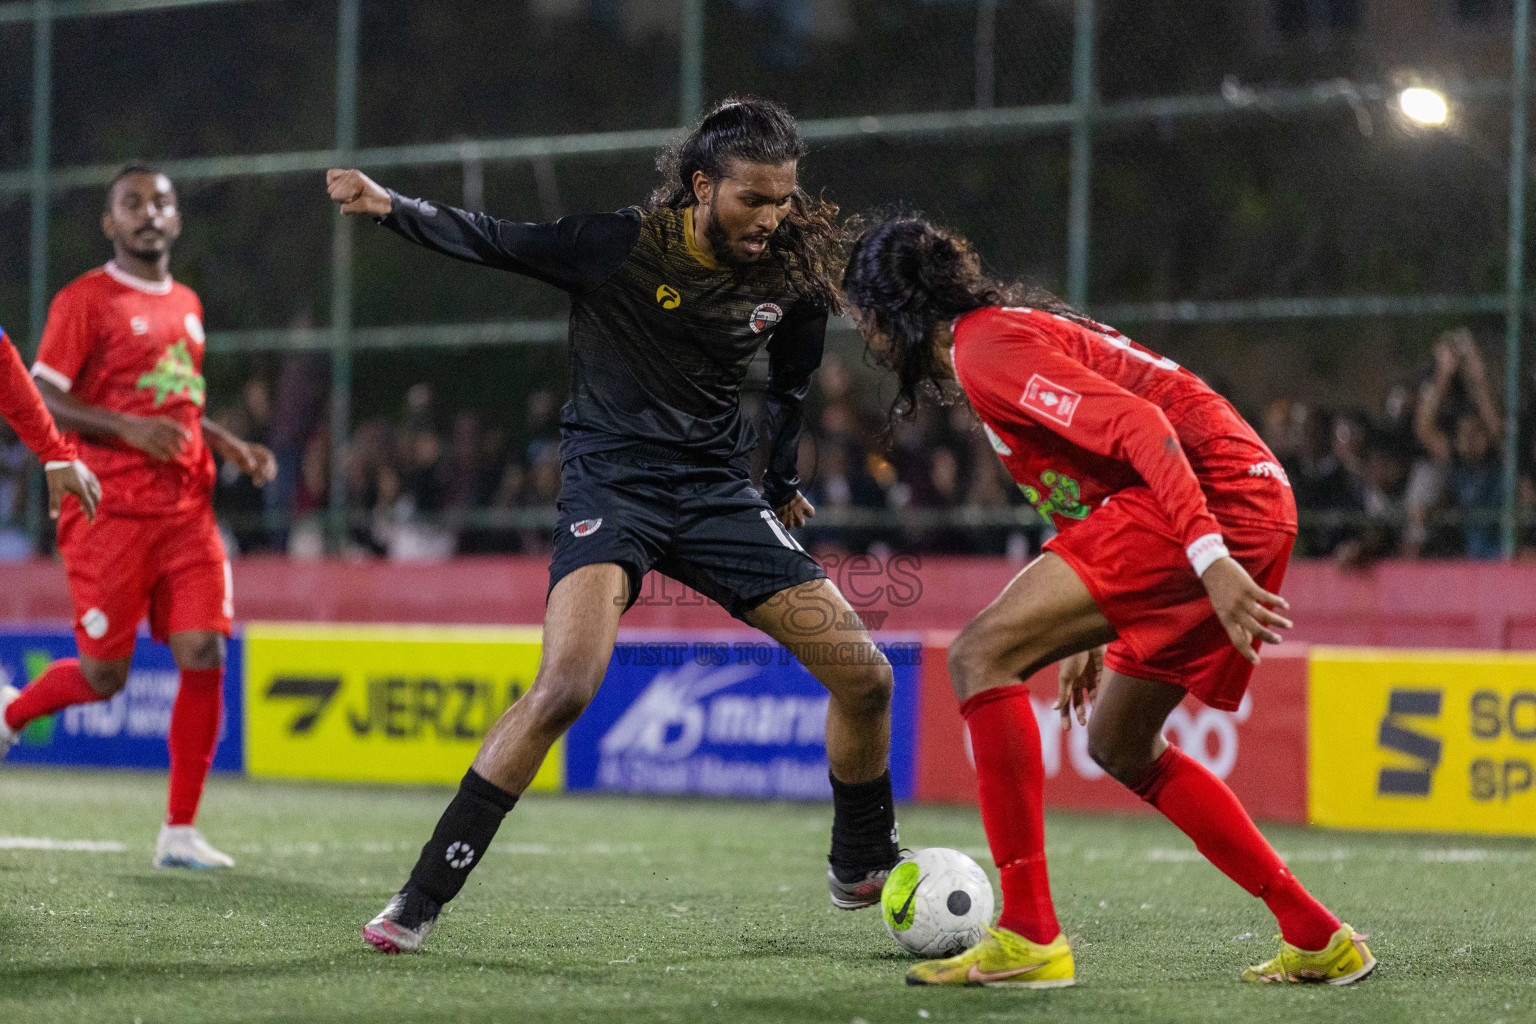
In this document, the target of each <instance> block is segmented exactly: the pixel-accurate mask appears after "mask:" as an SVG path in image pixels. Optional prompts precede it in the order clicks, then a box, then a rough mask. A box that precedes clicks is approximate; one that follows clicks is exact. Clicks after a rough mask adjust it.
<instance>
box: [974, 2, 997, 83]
mask: <svg viewBox="0 0 1536 1024" xmlns="http://www.w3.org/2000/svg"><path fill="white" fill-rule="evenodd" d="M996 100H997V0H977V2H976V107H977V109H978V110H990V109H992V106H993V104H994V103H995V102H996Z"/></svg>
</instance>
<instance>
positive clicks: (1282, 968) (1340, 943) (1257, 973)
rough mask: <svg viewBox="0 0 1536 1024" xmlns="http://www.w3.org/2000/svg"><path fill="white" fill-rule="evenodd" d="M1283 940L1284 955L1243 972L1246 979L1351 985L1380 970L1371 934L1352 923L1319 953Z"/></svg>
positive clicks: (1342, 929) (1334, 935) (1344, 927)
mask: <svg viewBox="0 0 1536 1024" xmlns="http://www.w3.org/2000/svg"><path fill="white" fill-rule="evenodd" d="M1275 938H1277V939H1280V955H1279V956H1277V957H1275V958H1274V959H1273V960H1270V961H1268V962H1267V963H1262V964H1258V965H1257V966H1255V967H1249V968H1248V969H1246V970H1244V971H1243V980H1244V981H1255V982H1259V983H1261V984H1278V985H1286V984H1303V985H1306V984H1311V985H1350V984H1353V983H1354V982H1357V981H1359V980H1360V979H1361V978H1363V977H1365V976H1366V975H1367V974H1370V973H1371V971H1373V970H1375V969H1376V958H1375V957H1374V956H1372V955H1371V951H1370V950H1369V949H1367V948H1366V947H1365V942H1364V940H1365V939H1366V938H1368V936H1365V935H1361V934H1359V933H1358V932H1356V931H1355V930H1354V929H1353V928H1351V927H1350V926H1349V925H1347V924H1346V925H1343V926H1342V927H1340V928H1339V930H1338V931H1336V932H1334V933H1333V938H1332V939H1330V940H1329V941H1328V948H1327V949H1323V950H1319V951H1318V952H1316V953H1313V952H1309V951H1308V950H1305V949H1297V948H1296V947H1295V946H1293V945H1291V944H1290V943H1289V942H1286V941H1285V940H1284V939H1281V938H1280V936H1278V935H1276V936H1275Z"/></svg>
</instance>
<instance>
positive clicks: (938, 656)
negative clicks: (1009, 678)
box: [914, 639, 1307, 822]
mask: <svg viewBox="0 0 1536 1024" xmlns="http://www.w3.org/2000/svg"><path fill="white" fill-rule="evenodd" d="M940 642H941V643H942V642H943V641H942V639H941V640H940ZM946 653H947V651H946V649H945V648H944V647H942V646H936V645H935V643H934V642H933V641H930V642H929V643H927V644H925V645H924V649H923V687H922V691H921V693H920V696H919V700H918V717H917V756H916V758H915V759H914V760H915V762H916V765H917V779H916V785H915V795H916V797H917V799H919V800H935V801H941V802H947V803H975V802H976V770H975V767H974V764H973V761H972V759H971V751H970V744H969V741H968V736H967V733H966V729H965V723H964V721H962V720H961V718H960V710H959V706H958V705H957V703H956V701H955V695H954V692H953V690H952V689H951V688H950V684H949V669H948V667H947V666H946V665H945V655H946ZM1028 686H1029V693H1030V701H1031V703H1032V704H1033V705H1034V708H1035V718H1036V720H1037V721H1038V723H1039V725H1040V740H1041V748H1042V751H1041V753H1042V760H1043V761H1044V762H1045V803H1046V806H1047V807H1069V808H1072V809H1073V810H1095V811H1098V810H1102V811H1132V812H1145V811H1148V810H1149V808H1148V807H1147V806H1146V805H1145V804H1143V803H1142V802H1141V801H1140V800H1139V799H1137V798H1136V796H1135V795H1134V794H1132V793H1131V792H1130V791H1129V790H1128V789H1126V788H1125V787H1124V786H1122V785H1120V784H1119V783H1118V782H1116V781H1114V780H1113V779H1111V778H1109V777H1108V776H1106V775H1104V773H1103V771H1102V770H1101V769H1100V768H1099V767H1098V766H1097V765H1095V764H1094V763H1093V761H1092V760H1091V759H1090V758H1089V756H1088V744H1087V731H1086V730H1085V729H1083V728H1082V727H1081V726H1079V725H1077V724H1076V723H1075V722H1074V723H1073V725H1072V729H1071V731H1069V732H1065V733H1064V732H1062V731H1061V725H1060V715H1059V714H1058V713H1057V712H1055V711H1052V710H1051V705H1052V703H1054V701H1055V699H1056V670H1055V668H1049V669H1046V670H1045V671H1043V672H1040V673H1038V674H1037V675H1035V676H1034V677H1033V678H1032V679H1030V681H1029V683H1028ZM1166 734H1167V736H1168V738H1169V739H1170V740H1172V741H1173V742H1174V743H1177V744H1178V745H1179V746H1180V747H1182V748H1183V749H1184V751H1185V752H1186V753H1189V754H1191V755H1192V756H1194V757H1195V758H1197V759H1199V760H1200V761H1201V762H1202V763H1203V764H1204V765H1205V766H1206V767H1207V768H1209V769H1210V770H1211V771H1213V772H1215V773H1216V774H1217V775H1218V776H1220V777H1221V778H1223V779H1225V780H1226V781H1227V784H1228V785H1229V786H1231V787H1232V790H1233V792H1235V793H1236V794H1237V796H1238V798H1239V799H1240V800H1242V802H1243V806H1245V807H1247V808H1248V812H1249V813H1250V814H1252V815H1253V816H1254V817H1255V818H1261V819H1265V820H1269V821H1292V822H1305V821H1306V820H1307V656H1306V651H1305V650H1304V649H1301V648H1298V647H1297V646H1296V645H1291V644H1288V645H1286V646H1285V647H1281V648H1276V649H1274V650H1271V651H1269V652H1268V653H1267V654H1266V655H1265V657H1264V660H1263V662H1262V663H1260V665H1259V667H1258V669H1257V670H1256V671H1255V672H1254V676H1253V682H1252V684H1251V685H1250V686H1249V688H1248V696H1247V697H1246V698H1245V699H1244V701H1243V704H1242V706H1241V707H1240V708H1239V709H1238V710H1237V711H1236V712H1234V713H1232V714H1227V713H1226V712H1222V711H1216V710H1214V709H1212V708H1208V707H1205V706H1204V705H1203V704H1201V703H1199V702H1198V701H1195V700H1185V702H1184V703H1183V704H1182V705H1180V706H1179V707H1178V708H1175V709H1174V712H1173V714H1172V715H1170V716H1169V718H1168V728H1167V733H1166Z"/></svg>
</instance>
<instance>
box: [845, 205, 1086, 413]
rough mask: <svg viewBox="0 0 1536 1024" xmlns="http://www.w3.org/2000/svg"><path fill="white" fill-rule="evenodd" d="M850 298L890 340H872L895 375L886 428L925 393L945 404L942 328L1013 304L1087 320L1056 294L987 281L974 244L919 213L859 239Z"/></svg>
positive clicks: (849, 275) (851, 258) (848, 281)
mask: <svg viewBox="0 0 1536 1024" xmlns="http://www.w3.org/2000/svg"><path fill="white" fill-rule="evenodd" d="M843 293H844V295H845V296H846V298H847V301H848V304H849V305H850V306H852V307H853V308H854V310H855V311H856V312H857V314H858V315H859V316H861V317H865V318H867V319H868V320H869V321H870V326H872V327H873V328H874V333H875V335H877V336H879V337H882V338H884V339H885V344H884V345H883V346H882V347H881V348H875V347H873V346H869V345H868V343H867V341H866V353H867V355H868V356H869V357H870V358H871V359H872V360H873V361H874V362H875V363H876V364H877V365H879V366H882V367H884V368H886V369H888V370H894V371H895V373H896V381H897V392H896V398H895V400H894V401H893V402H892V403H891V407H890V410H889V412H888V414H887V423H886V425H887V427H889V426H891V425H892V424H894V422H895V421H896V420H898V419H902V418H905V417H908V416H911V415H912V413H913V412H915V411H916V409H917V406H918V402H919V399H920V395H923V394H926V395H929V396H931V397H938V398H939V400H940V401H942V396H943V394H944V384H945V382H946V381H947V380H948V378H949V376H950V374H949V371H948V370H947V369H946V368H945V367H944V365H943V363H941V362H940V361H939V357H938V353H937V352H936V351H935V349H934V344H933V336H934V332H935V331H936V330H937V329H938V328H939V326H940V325H942V324H946V323H948V322H950V321H952V320H954V319H956V318H957V317H960V316H963V315H964V314H966V313H969V312H971V311H972V310H976V309H981V308H983V307H985V306H1004V305H1011V304H1017V305H1028V306H1031V307H1033V308H1035V309H1042V310H1045V311H1047V312H1051V313H1058V314H1060V315H1062V316H1068V317H1071V318H1072V319H1074V320H1077V321H1079V322H1083V321H1084V320H1086V318H1084V317H1082V315H1081V314H1080V313H1078V312H1077V311H1076V310H1075V309H1073V308H1072V307H1071V306H1069V305H1067V304H1066V303H1065V302H1062V301H1061V300H1060V299H1058V298H1056V297H1055V296H1054V295H1052V294H1050V293H1049V292H1046V291H1043V290H1041V289H1038V288H1027V287H1025V286H1023V285H1019V284H1004V283H1002V282H999V281H995V280H993V279H992V278H990V277H988V276H987V275H986V274H984V273H982V269H981V258H980V257H979V256H977V255H976V251H975V250H974V249H972V248H971V243H970V242H968V241H966V239H965V238H964V237H962V236H961V235H959V234H957V233H956V232H953V231H950V230H948V229H946V228H941V227H938V226H936V225H934V224H933V223H932V222H930V221H928V220H927V219H926V218H924V217H922V216H920V215H916V214H909V215H903V216H897V217H892V218H890V219H888V220H886V221H884V222H882V223H880V224H877V225H875V226H874V227H872V228H870V229H869V230H867V231H865V232H864V233H863V234H861V235H860V236H859V237H858V238H857V239H856V240H855V241H854V243H853V249H852V251H851V252H850V253H849V255H848V266H847V269H846V270H845V271H844V272H843ZM866 337H867V336H866Z"/></svg>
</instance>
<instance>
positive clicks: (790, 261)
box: [651, 96, 847, 314]
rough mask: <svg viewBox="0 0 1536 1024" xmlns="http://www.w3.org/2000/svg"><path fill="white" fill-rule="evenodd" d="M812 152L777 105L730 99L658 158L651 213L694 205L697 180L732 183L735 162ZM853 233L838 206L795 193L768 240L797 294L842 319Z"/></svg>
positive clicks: (796, 156) (745, 98)
mask: <svg viewBox="0 0 1536 1024" xmlns="http://www.w3.org/2000/svg"><path fill="white" fill-rule="evenodd" d="M807 152H809V147H808V146H807V145H806V144H805V140H804V139H802V138H801V137H800V129H799V128H798V127H797V126H796V124H795V119H794V118H793V117H791V116H790V115H789V112H788V111H786V110H785V109H784V108H783V107H781V106H779V105H778V104H777V103H774V102H772V101H770V100H760V99H754V98H752V97H749V96H743V97H734V96H733V97H731V98H729V99H726V100H724V101H722V102H721V103H720V104H719V105H718V106H716V107H715V108H714V109H713V110H711V111H710V112H709V113H708V114H706V115H705V116H704V119H703V120H702V121H700V122H699V124H698V125H697V126H696V127H695V128H694V129H693V131H691V132H689V133H688V135H687V136H686V137H684V138H683V139H681V140H679V141H678V142H676V143H674V144H673V145H670V146H668V147H667V148H665V149H663V150H662V151H661V153H660V155H658V156H657V158H656V169H657V170H658V171H660V172H661V174H662V179H663V180H662V182H661V184H660V185H658V186H657V187H656V189H655V191H654V192H652V193H651V208H652V209H657V208H661V207H668V208H671V209H674V210H681V209H683V208H685V207H689V206H694V205H696V204H697V203H698V198H697V197H696V196H695V195H694V193H693V175H694V172H696V171H703V172H704V174H705V176H706V177H708V178H709V179H710V180H711V181H720V180H721V179H723V178H725V177H726V176H727V175H728V174H729V172H730V169H731V162H732V161H733V160H745V161H747V162H748V163H754V164H782V163H785V162H786V161H789V160H799V159H801V158H802V157H804V156H805V155H806V153H807ZM846 236H847V231H846V229H845V227H844V225H843V223H842V221H840V220H839V219H838V211H837V206H836V205H835V204H833V203H830V202H828V201H827V200H826V199H824V198H822V197H821V196H813V195H811V194H809V193H808V192H806V191H805V190H804V189H803V188H800V187H798V186H797V187H796V188H795V191H794V194H793V195H792V196H791V197H790V201H789V213H788V215H787V216H786V217H785V218H784V220H783V221H782V222H781V223H780V224H779V229H778V230H777V231H775V232H774V233H773V235H772V237H770V238H769V240H768V251H769V252H770V253H772V254H773V257H774V258H775V259H777V260H778V261H779V262H780V264H782V265H783V266H784V269H785V273H786V274H787V275H788V277H789V279H790V281H791V283H792V284H793V285H794V287H795V288H796V289H797V290H798V291H799V292H800V293H801V294H802V295H804V296H805V297H806V298H808V299H810V300H812V301H814V302H816V303H817V304H819V305H821V306H823V307H825V308H826V309H827V311H828V312H830V313H834V314H836V313H841V312H843V308H844V307H843V297H842V295H841V293H840V292H839V291H838V289H837V285H836V283H835V282H836V280H837V277H838V275H839V273H840V272H841V270H842V266H843V259H844V254H845V251H846V250H845V243H846V241H847V237H846Z"/></svg>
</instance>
